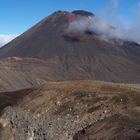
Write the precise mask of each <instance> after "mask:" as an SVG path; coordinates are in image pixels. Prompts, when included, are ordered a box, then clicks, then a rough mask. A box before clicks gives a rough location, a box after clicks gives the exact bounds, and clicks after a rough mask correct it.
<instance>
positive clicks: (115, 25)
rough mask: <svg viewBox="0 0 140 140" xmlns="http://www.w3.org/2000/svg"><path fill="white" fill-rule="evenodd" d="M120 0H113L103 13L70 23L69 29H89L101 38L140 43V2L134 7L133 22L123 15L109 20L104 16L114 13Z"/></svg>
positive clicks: (81, 30)
mask: <svg viewBox="0 0 140 140" xmlns="http://www.w3.org/2000/svg"><path fill="white" fill-rule="evenodd" d="M119 1H120V0H111V1H110V4H109V6H108V7H106V8H104V10H103V11H102V12H103V15H101V14H100V15H98V16H95V17H94V16H89V17H87V18H86V17H84V18H81V19H77V20H76V21H74V22H72V23H70V25H69V28H68V31H70V32H71V31H72V32H76V31H78V32H79V31H80V32H85V31H87V30H89V31H92V32H94V33H96V34H97V35H98V36H100V38H101V39H105V40H111V39H119V40H122V41H133V42H137V43H139V44H140V3H138V4H137V6H136V7H135V8H134V9H135V10H134V17H133V22H132V23H131V24H130V23H129V22H128V21H127V20H126V19H125V18H123V17H121V16H118V17H116V18H113V21H111V20H109V21H108V20H107V17H106V16H104V15H107V13H108V14H109V13H113V11H115V9H117V7H118V6H119ZM108 16H110V15H108ZM114 17H115V16H114Z"/></svg>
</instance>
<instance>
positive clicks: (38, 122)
mask: <svg viewBox="0 0 140 140" xmlns="http://www.w3.org/2000/svg"><path fill="white" fill-rule="evenodd" d="M0 109H1V110H0V111H1V112H0V113H1V116H0V125H1V128H0V138H1V140H9V139H14V140H26V139H29V140H31V139H37V140H38V139H41V140H45V139H47V140H72V139H74V140H94V139H96V140H139V139H140V121H139V120H140V89H135V88H131V87H126V86H125V87H124V86H122V85H117V84H115V85H114V84H108V83H102V82H95V81H67V82H50V83H47V84H45V85H44V86H40V87H38V88H31V89H25V90H21V91H16V92H8V93H0Z"/></svg>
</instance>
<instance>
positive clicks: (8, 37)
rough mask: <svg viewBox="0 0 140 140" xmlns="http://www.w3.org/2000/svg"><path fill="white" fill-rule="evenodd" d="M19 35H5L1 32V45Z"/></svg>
mask: <svg viewBox="0 0 140 140" xmlns="http://www.w3.org/2000/svg"><path fill="white" fill-rule="evenodd" d="M15 37H17V35H4V34H0V47H2V46H3V45H5V44H7V43H8V42H10V41H11V40H13V39H14V38H15Z"/></svg>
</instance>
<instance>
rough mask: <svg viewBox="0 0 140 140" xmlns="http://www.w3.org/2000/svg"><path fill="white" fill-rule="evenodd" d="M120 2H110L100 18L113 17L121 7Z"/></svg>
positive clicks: (116, 0) (112, 0) (111, 0)
mask: <svg viewBox="0 0 140 140" xmlns="http://www.w3.org/2000/svg"><path fill="white" fill-rule="evenodd" d="M119 2H120V0H109V2H108V3H107V5H106V6H105V8H103V10H102V11H101V12H100V13H99V16H100V15H101V16H104V17H109V16H112V15H113V14H114V13H115V12H116V11H117V9H118V7H119Z"/></svg>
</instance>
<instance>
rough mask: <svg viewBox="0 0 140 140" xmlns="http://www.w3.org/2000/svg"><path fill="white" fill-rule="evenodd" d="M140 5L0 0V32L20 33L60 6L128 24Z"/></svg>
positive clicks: (124, 0)
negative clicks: (89, 12)
mask: <svg viewBox="0 0 140 140" xmlns="http://www.w3.org/2000/svg"><path fill="white" fill-rule="evenodd" d="M139 7H140V0H0V35H18V34H21V33H23V32H24V31H26V30H27V29H28V28H30V27H31V26H32V25H34V24H35V23H37V22H38V21H40V20H41V19H42V18H44V17H46V16H47V15H49V14H51V13H52V12H54V11H57V10H67V11H72V10H75V9H83V10H88V11H91V12H93V13H94V14H96V15H99V16H103V17H104V18H105V19H106V20H110V21H111V22H116V21H117V22H118V21H119V22H122V23H124V26H129V25H131V23H132V22H133V20H134V17H135V16H136V10H138V8H139ZM118 19H119V20H118Z"/></svg>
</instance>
